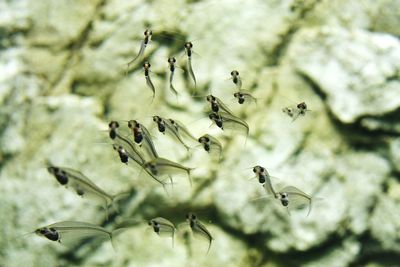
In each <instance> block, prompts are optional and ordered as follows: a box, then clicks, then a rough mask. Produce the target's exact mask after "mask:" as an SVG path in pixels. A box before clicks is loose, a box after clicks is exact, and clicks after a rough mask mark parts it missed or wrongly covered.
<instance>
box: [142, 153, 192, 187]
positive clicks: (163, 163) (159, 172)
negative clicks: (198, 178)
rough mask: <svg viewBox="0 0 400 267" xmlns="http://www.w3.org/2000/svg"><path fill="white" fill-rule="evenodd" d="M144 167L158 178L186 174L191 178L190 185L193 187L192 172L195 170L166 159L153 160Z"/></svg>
mask: <svg viewBox="0 0 400 267" xmlns="http://www.w3.org/2000/svg"><path fill="white" fill-rule="evenodd" d="M143 167H144V168H145V169H147V171H148V172H149V173H151V174H152V175H154V176H156V177H160V176H164V175H168V176H169V175H172V174H180V173H186V174H187V176H188V178H189V182H190V185H192V178H191V171H192V170H194V168H188V167H185V166H182V165H181V164H179V163H176V162H173V161H171V160H168V159H164V158H156V159H153V160H151V161H149V162H146V163H145V164H144V165H143Z"/></svg>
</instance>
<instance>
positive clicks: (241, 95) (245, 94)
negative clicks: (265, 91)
mask: <svg viewBox="0 0 400 267" xmlns="http://www.w3.org/2000/svg"><path fill="white" fill-rule="evenodd" d="M233 96H234V97H235V98H236V99H237V100H238V103H239V104H243V103H244V102H245V101H246V100H247V102H250V101H253V102H255V103H256V104H257V98H255V97H254V96H253V95H252V94H251V93H250V92H249V91H245V90H241V91H238V92H235V93H234V94H233Z"/></svg>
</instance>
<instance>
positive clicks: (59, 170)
mask: <svg viewBox="0 0 400 267" xmlns="http://www.w3.org/2000/svg"><path fill="white" fill-rule="evenodd" d="M47 170H48V172H49V173H51V174H52V175H54V176H55V178H56V180H57V181H58V182H59V183H60V184H61V185H64V186H66V187H67V188H68V187H69V186H70V187H71V188H72V189H73V190H74V191H75V192H76V193H77V194H78V195H79V196H88V197H93V198H95V199H99V200H101V201H103V202H104V204H105V210H106V215H107V218H108V206H109V205H115V200H116V199H117V198H118V197H121V194H117V195H110V194H108V193H107V192H105V191H104V190H103V189H101V188H100V187H98V186H97V185H96V184H95V183H93V182H92V181H91V180H90V179H89V178H88V177H86V176H85V175H84V174H83V173H81V172H79V171H76V170H73V169H70V168H64V167H56V166H49V167H48V168H47Z"/></svg>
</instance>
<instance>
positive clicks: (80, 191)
mask: <svg viewBox="0 0 400 267" xmlns="http://www.w3.org/2000/svg"><path fill="white" fill-rule="evenodd" d="M76 193H77V194H78V196H83V195H84V194H85V191H83V189H82V188H77V189H76Z"/></svg>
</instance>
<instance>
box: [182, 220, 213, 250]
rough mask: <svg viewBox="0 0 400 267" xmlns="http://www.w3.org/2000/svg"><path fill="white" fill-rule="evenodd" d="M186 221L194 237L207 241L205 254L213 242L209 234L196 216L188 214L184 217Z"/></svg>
mask: <svg viewBox="0 0 400 267" xmlns="http://www.w3.org/2000/svg"><path fill="white" fill-rule="evenodd" d="M186 220H187V222H188V224H189V226H190V229H191V230H192V233H193V234H194V235H197V236H200V237H202V238H205V239H206V240H207V241H208V249H207V254H208V252H209V251H210V248H211V243H212V241H213V240H214V238H213V237H212V235H211V233H210V232H209V231H208V230H207V228H206V227H205V226H204V225H203V224H202V223H201V222H200V220H198V219H197V216H196V215H195V214H194V213H191V212H190V213H188V214H187V215H186Z"/></svg>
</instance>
